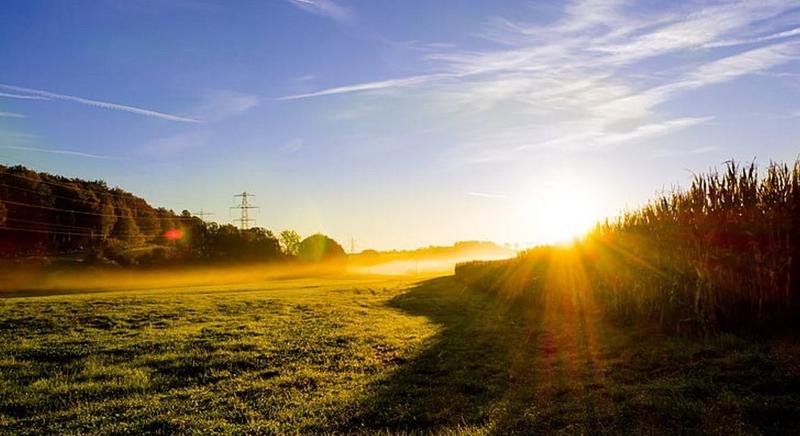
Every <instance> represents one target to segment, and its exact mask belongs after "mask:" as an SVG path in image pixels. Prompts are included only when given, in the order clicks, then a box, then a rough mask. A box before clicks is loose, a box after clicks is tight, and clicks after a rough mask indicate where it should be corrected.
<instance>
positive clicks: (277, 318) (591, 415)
mask: <svg viewBox="0 0 800 436" xmlns="http://www.w3.org/2000/svg"><path fill="white" fill-rule="evenodd" d="M798 362H800V354H798V347H797V345H796V343H794V342H792V341H778V342H773V343H770V344H758V343H756V342H755V341H745V340H742V339H737V338H733V337H723V338H717V339H714V340H708V341H688V340H681V339H667V338H661V337H655V336H652V335H649V334H647V332H638V333H632V332H629V331H624V330H619V329H616V328H613V327H611V326H609V325H607V324H606V323H604V322H602V320H599V319H597V317H596V316H594V315H592V314H580V313H560V312H558V311H551V312H548V313H546V314H541V313H527V312H522V311H521V309H520V308H519V307H517V306H514V305H509V304H506V303H504V302H502V301H498V300H495V299H492V298H491V297H489V296H488V295H486V294H485V293H481V292H473V291H471V290H469V289H463V287H462V286H461V285H459V284H457V283H455V282H454V281H453V280H452V279H451V278H438V279H433V280H429V281H425V282H421V283H413V282H412V281H410V280H403V279H364V278H362V279H358V280H355V279H354V280H345V279H340V280H336V279H324V280H311V279H307V280H286V281H276V282H268V283H265V284H262V285H260V286H258V287H254V286H247V287H241V286H238V287H237V286H229V287H203V288H195V289H192V288H179V289H174V290H168V291H141V292H137V293H131V292H126V293H101V294H77V295H59V296H50V297H36V298H12V299H5V300H0V432H3V433H26V432H31V433H34V432H42V431H46V432H50V433H54V432H58V433H63V432H72V433H74V432H79V431H80V432H103V433H109V432H111V433H113V432H119V433H128V432H163V433H170V432H176V431H178V432H192V431H197V432H202V433H209V432H211V431H217V432H237V433H241V432H262V433H270V432H286V431H304V432H312V431H353V430H357V429H360V430H363V431H365V432H370V431H373V430H379V429H386V430H412V431H413V430H438V431H448V430H449V431H470V432H475V433H507V432H509V431H511V430H516V431H519V432H525V433H530V432H547V433H551V432H556V431H563V432H565V433H569V434H573V433H582V432H584V433H585V432H607V433H623V432H624V433H638V434H641V433H648V432H650V433H652V432H659V433H672V434H675V433H681V432H683V433H687V432H696V431H700V430H703V431H709V432H724V433H734V434H739V433H782V434H797V433H800V365H799V364H798Z"/></svg>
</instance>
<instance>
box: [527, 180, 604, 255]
mask: <svg viewBox="0 0 800 436" xmlns="http://www.w3.org/2000/svg"><path fill="white" fill-rule="evenodd" d="M522 198H523V200H522V201H523V204H522V205H521V216H522V217H526V218H524V219H523V220H519V221H518V223H517V225H518V226H521V227H522V228H520V229H519V230H520V231H519V234H520V235H524V238H525V239H526V241H525V243H526V244H528V245H530V244H531V241H532V242H533V243H535V244H560V243H569V242H572V241H574V240H575V239H576V238H580V237H581V236H583V235H585V234H586V233H587V232H589V231H590V230H591V229H592V228H593V227H594V225H595V224H596V223H597V221H598V220H599V219H600V218H601V216H600V215H601V214H600V212H599V209H600V208H599V202H600V199H599V196H598V195H597V190H596V189H595V188H593V187H592V186H590V185H589V184H581V183H576V182H574V181H571V180H563V179H557V180H555V181H551V182H548V183H544V184H538V183H537V184H532V187H531V189H529V190H528V192H526V193H524V194H523V196H522Z"/></svg>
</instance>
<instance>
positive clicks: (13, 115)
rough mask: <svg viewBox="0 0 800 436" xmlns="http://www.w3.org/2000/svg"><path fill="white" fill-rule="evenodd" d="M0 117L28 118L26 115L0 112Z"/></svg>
mask: <svg viewBox="0 0 800 436" xmlns="http://www.w3.org/2000/svg"><path fill="white" fill-rule="evenodd" d="M0 117H6V118H27V117H26V116H25V115H23V114H18V113H15V112H0Z"/></svg>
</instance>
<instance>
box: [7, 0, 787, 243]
mask: <svg viewBox="0 0 800 436" xmlns="http://www.w3.org/2000/svg"><path fill="white" fill-rule="evenodd" d="M82 5H83V7H76V4H75V3H74V2H71V3H70V4H65V3H61V2H47V1H45V2H28V1H9V2H6V3H5V4H4V13H3V14H2V16H0V59H2V61H0V65H2V67H3V68H2V69H0V163H3V164H6V165H16V164H21V165H25V166H27V167H29V168H32V169H35V170H38V171H46V172H50V173H53V174H59V175H65V176H69V177H79V178H84V179H102V180H105V181H107V182H108V183H109V184H110V185H112V186H119V187H121V188H122V189H125V190H126V191H129V192H132V193H134V194H136V195H139V196H141V197H143V198H144V199H145V200H147V201H148V202H149V203H151V204H152V205H154V206H163V207H167V208H171V209H174V210H176V211H178V212H180V211H181V210H183V209H188V210H191V211H195V212H196V211H199V210H201V209H202V210H204V211H205V212H210V213H214V215H212V216H210V217H208V219H209V220H211V221H217V222H220V223H228V222H231V220H232V219H233V218H235V217H234V216H233V215H231V214H230V211H229V207H230V206H233V205H234V204H235V199H234V198H233V195H234V194H236V193H239V192H242V191H247V192H251V193H254V194H255V195H256V197H255V198H254V199H253V203H254V204H256V205H258V206H260V207H261V210H260V212H259V213H258V214H256V215H254V216H255V218H256V219H257V222H256V225H258V226H263V227H266V228H269V229H272V230H274V231H280V230H283V229H294V230H296V231H298V232H299V233H300V234H302V235H309V234H312V233H316V232H322V233H325V234H328V235H330V236H331V237H333V238H334V239H336V240H338V241H340V242H341V243H342V244H343V245H346V246H347V247H348V248H349V244H350V240H351V238H353V239H354V240H355V242H356V249H357V251H360V250H362V249H366V248H373V249H381V250H383V249H407V248H416V247H424V246H429V245H450V244H452V243H453V242H455V241H461V240H491V241H495V242H498V243H501V244H502V243H520V244H523V245H527V244H535V243H547V242H553V241H558V240H562V239H565V238H569V237H571V236H573V235H575V234H576V233H579V232H581V231H582V230H586V228H587V227H588V226H590V225H591V224H592V223H593V222H594V221H595V220H598V219H602V218H604V217H608V216H615V215H617V214H618V213H620V212H621V211H622V210H624V209H625V208H635V207H636V206H638V205H640V204H642V203H644V202H646V201H647V200H648V199H649V198H651V197H653V196H654V195H655V193H656V192H658V191H662V190H669V189H670V188H671V187H672V186H674V185H676V184H680V185H682V186H686V185H687V184H688V182H689V179H690V177H691V175H692V173H699V172H704V171H707V170H708V169H709V168H710V167H713V166H719V165H721V164H722V163H723V162H724V161H726V160H728V159H731V158H733V159H737V160H740V161H750V160H752V159H753V158H756V159H757V161H758V162H759V163H760V164H766V163H768V161H769V160H777V161H790V160H793V159H795V158H796V157H797V156H798V150H799V148H798V142H797V141H798V139H800V122H798V120H800V104H799V103H797V102H799V101H800V62H798V58H800V5H798V4H797V3H796V2H792V1H787V0H783V1H759V2H723V3H721V2H693V1H692V2H689V1H686V2H669V4H668V5H666V6H664V5H659V4H657V3H654V2H629V1H615V0H593V1H591V0H587V1H574V2H568V3H562V2H555V1H553V2H536V1H504V2H491V1H485V2H464V3H463V4H461V5H460V6H461V7H457V8H455V7H453V5H452V4H450V3H447V4H445V3H434V2H428V1H408V2H388V1H383V2H378V1H376V2H366V1H347V0H273V1H268V2H258V3H255V2H254V3H238V4H232V3H229V2H223V1H213V0H196V1H194V0H182V1H166V0H164V1H161V0H148V1H141V2H116V1H110V0H109V1H93V2H82Z"/></svg>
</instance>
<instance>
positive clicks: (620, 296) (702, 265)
mask: <svg viewBox="0 0 800 436" xmlns="http://www.w3.org/2000/svg"><path fill="white" fill-rule="evenodd" d="M544 250H547V251H544ZM569 251H570V252H571V253H572V254H570V255H569V257H570V258H571V259H573V260H572V261H571V262H573V263H575V265H574V267H575V269H579V270H580V271H581V273H582V274H584V275H585V276H587V277H588V279H589V280H588V281H587V282H588V283H589V288H590V289H589V292H590V293H591V295H592V301H593V302H595V303H597V305H598V306H599V307H601V308H602V309H603V310H605V311H606V312H607V313H608V314H609V315H612V316H614V317H616V318H618V319H624V320H651V321H655V322H657V323H659V324H660V325H661V326H663V327H664V328H665V329H667V330H673V331H674V330H680V329H681V326H684V328H689V327H691V328H693V329H697V330H700V331H710V330H714V329H724V330H736V329H747V330H751V331H754V330H770V329H775V328H782V327H786V326H790V325H797V324H798V320H797V318H798V315H800V312H799V311H798V310H799V309H800V295H798V293H799V292H800V260H798V257H800V161H795V162H794V163H793V164H791V165H788V164H778V163H771V164H770V165H769V166H768V167H767V168H766V170H765V171H764V172H763V173H760V172H759V170H758V168H757V166H756V165H755V164H752V163H751V164H748V165H741V164H737V163H736V162H728V163H727V164H726V167H725V169H724V171H723V172H719V171H712V172H710V173H707V174H702V175H697V176H695V177H694V179H693V181H692V183H691V186H690V187H689V188H688V189H686V190H675V191H673V192H670V193H667V194H663V195H661V196H659V197H658V198H656V199H655V200H653V201H651V202H649V203H648V204H647V205H645V206H644V207H642V208H640V209H638V210H636V211H631V212H626V213H624V214H622V215H621V216H620V217H618V218H617V219H615V220H612V221H607V222H605V223H602V224H599V225H598V226H597V227H596V228H595V229H594V231H593V232H592V233H591V234H590V235H588V236H587V237H586V238H585V239H584V240H582V241H581V242H579V243H577V244H576V245H575V246H573V247H572V248H571V249H570V250H569ZM543 252H546V253H547V254H546V255H543V254H542V253H543ZM576 253H577V254H576ZM559 256H561V257H563V256H567V254H566V251H565V250H553V249H535V250H532V251H530V252H528V253H524V254H522V255H521V256H520V257H518V258H517V259H514V260H511V261H507V262H506V263H505V264H504V266H503V268H504V270H503V272H500V271H499V269H500V268H501V267H500V264H498V263H494V264H491V265H489V264H485V263H483V264H476V263H472V264H465V265H460V266H459V268H457V271H456V273H457V274H456V275H457V277H459V278H461V279H462V280H464V281H466V282H469V283H471V284H472V283H475V284H478V285H479V286H480V287H483V288H485V289H494V290H497V289H500V288H503V287H509V288H513V289H514V291H513V292H516V293H519V292H520V289H522V287H521V286H520V284H519V278H516V279H514V280H512V281H511V282H513V283H509V278H510V277H514V276H515V275H518V274H517V273H516V272H517V271H520V270H522V269H524V268H523V265H525V264H530V263H532V262H538V263H540V264H542V265H540V266H539V267H538V268H533V267H530V266H528V267H527V270H538V271H544V270H546V269H547V266H546V265H547V264H549V263H553V260H554V258H556V257H559ZM562 263H563V262H562ZM479 271H484V272H486V273H487V276H488V277H481V278H480V279H478V277H480V273H479ZM525 276H526V279H527V280H528V282H529V283H528V284H527V288H526V289H527V291H530V292H541V290H542V289H543V288H544V286H543V285H546V284H545V283H541V282H544V281H545V274H543V273H539V274H526V275H525Z"/></svg>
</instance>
